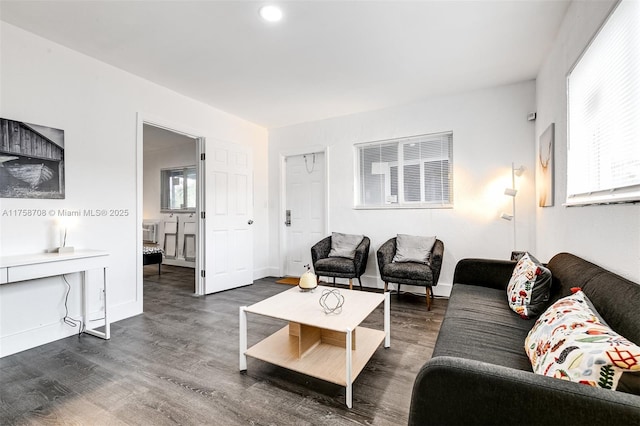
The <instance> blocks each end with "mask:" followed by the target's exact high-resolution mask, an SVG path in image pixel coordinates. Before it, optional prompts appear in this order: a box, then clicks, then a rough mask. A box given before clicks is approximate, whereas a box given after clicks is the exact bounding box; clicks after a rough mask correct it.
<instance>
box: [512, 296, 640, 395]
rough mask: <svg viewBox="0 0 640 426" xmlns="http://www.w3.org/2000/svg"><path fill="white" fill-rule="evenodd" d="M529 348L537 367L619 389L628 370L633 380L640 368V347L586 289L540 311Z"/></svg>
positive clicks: (566, 377) (538, 370)
mask: <svg viewBox="0 0 640 426" xmlns="http://www.w3.org/2000/svg"><path fill="white" fill-rule="evenodd" d="M525 350H526V351H527V355H528V356H529V358H530V359H531V364H532V366H533V371H534V372H535V373H538V374H543V375H545V376H550V377H556V378H560V379H564V380H569V381H572V382H577V383H582V384H587V385H590V386H598V387H601V388H605V389H617V388H618V384H619V382H620V379H621V377H622V375H623V374H629V373H631V374H632V376H630V378H631V379H632V380H631V381H628V383H631V386H633V383H634V379H637V376H636V375H635V374H634V373H640V347H638V346H637V345H635V344H633V343H632V342H630V341H628V340H627V339H625V338H624V337H622V336H621V335H619V334H618V333H616V332H615V331H613V330H612V329H611V328H609V327H608V326H607V325H606V324H603V323H602V322H601V321H600V320H599V319H598V316H597V315H596V313H595V312H594V311H593V310H592V308H590V307H589V303H588V298H587V297H586V296H585V295H584V293H583V292H582V291H578V292H577V293H575V294H574V295H572V296H567V297H565V298H563V299H560V300H559V301H557V302H556V303H554V304H553V305H552V306H550V307H549V309H547V311H545V312H544V314H543V315H542V316H540V318H539V319H538V320H537V321H536V323H535V325H534V327H533V328H532V329H531V331H530V332H529V334H528V336H527V338H526V340H525ZM625 382H627V381H625ZM635 382H636V383H637V380H636V381H635ZM621 390H622V389H621ZM624 390H625V391H627V392H632V393H635V392H638V393H639V394H640V391H638V390H635V392H634V389H628V388H626V386H625V389H624Z"/></svg>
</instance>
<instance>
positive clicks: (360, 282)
mask: <svg viewBox="0 0 640 426" xmlns="http://www.w3.org/2000/svg"><path fill="white" fill-rule="evenodd" d="M358 284H360V290H362V280H360V277H358Z"/></svg>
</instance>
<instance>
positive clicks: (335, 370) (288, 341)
mask: <svg viewBox="0 0 640 426" xmlns="http://www.w3.org/2000/svg"><path fill="white" fill-rule="evenodd" d="M354 335H355V345H354V346H355V349H354V350H352V351H351V383H353V382H354V381H355V379H356V378H357V377H358V374H360V372H361V371H362V370H363V369H364V366H365V365H366V364H367V361H369V359H370V358H371V356H373V353H374V352H375V351H376V349H378V347H379V346H380V343H382V341H383V340H384V338H385V332H384V331H382V330H374V329H370V328H366V327H356V330H355V333H354ZM298 342H299V340H298V338H297V337H296V336H292V335H290V334H289V326H288V325H287V326H285V327H284V328H282V329H280V330H279V331H277V332H275V333H274V334H272V335H271V336H269V337H267V338H266V339H264V340H262V341H260V342H258V343H256V344H255V345H254V346H252V347H250V348H249V349H248V350H247V351H246V352H245V355H246V356H250V357H252V358H256V359H259V360H262V361H265V362H268V363H271V364H275V365H278V366H280V367H284V368H287V369H289V370H293V371H297V372H298V373H303V374H306V375H308V376H311V377H316V378H318V379H322V380H326V381H327V382H331V383H335V384H337V385H340V386H345V387H347V386H350V385H351V383H347V365H346V362H345V360H346V348H345V347H341V346H335V345H332V344H327V343H318V344H317V346H315V347H313V348H312V349H310V350H309V351H307V352H306V353H305V354H304V355H303V356H302V357H301V358H299V357H298V344H299V343H298Z"/></svg>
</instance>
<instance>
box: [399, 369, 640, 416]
mask: <svg viewBox="0 0 640 426" xmlns="http://www.w3.org/2000/svg"><path fill="white" fill-rule="evenodd" d="M523 423H524V424H536V425H581V426H584V425H586V424H594V425H595V424H612V423H615V424H629V425H631V424H640V397H639V396H637V395H631V394H625V393H621V392H617V391H611V390H608V389H600V388H594V387H591V386H587V385H582V384H577V383H571V382H567V381H564V380H559V379H554V378H551V377H545V376H541V375H538V374H534V373H531V372H526V371H520V370H515V369H512V368H507V367H502V366H498V365H493V364H487V363H484V362H480V361H474V360H468V359H463V358H455V357H445V356H442V357H435V358H433V359H431V360H430V361H428V362H427V363H426V364H425V365H424V366H423V367H422V368H421V369H420V371H419V372H418V376H417V377H416V380H415V383H414V386H413V393H412V395H411V409H410V412H409V425H462V424H465V425H470V424H478V425H480V424H482V425H486V424H492V425H514V424H523Z"/></svg>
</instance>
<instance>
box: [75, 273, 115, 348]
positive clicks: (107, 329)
mask: <svg viewBox="0 0 640 426" xmlns="http://www.w3.org/2000/svg"><path fill="white" fill-rule="evenodd" d="M102 279H103V281H102V295H103V299H104V331H98V330H94V329H92V328H89V327H88V326H87V324H88V323H89V319H88V315H87V287H86V286H87V271H84V272H83V273H82V316H83V319H84V325H85V330H84V332H85V333H86V334H90V335H92V336H96V337H99V338H101V339H105V340H109V339H110V338H111V324H110V323H109V314H108V308H107V307H108V306H109V304H108V299H107V268H103V269H102Z"/></svg>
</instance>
